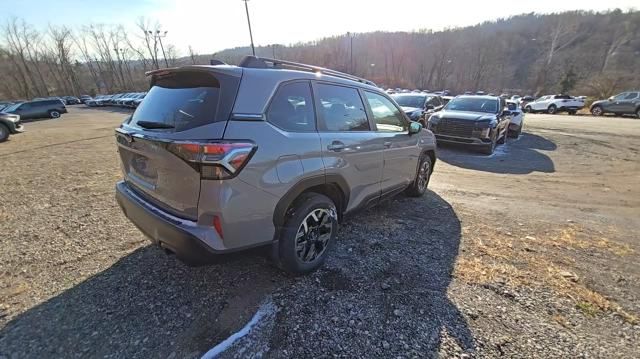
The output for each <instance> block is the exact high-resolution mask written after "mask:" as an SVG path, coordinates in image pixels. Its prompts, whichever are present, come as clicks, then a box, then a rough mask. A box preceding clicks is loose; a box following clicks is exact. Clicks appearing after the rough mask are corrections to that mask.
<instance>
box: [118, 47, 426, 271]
mask: <svg viewBox="0 0 640 359" xmlns="http://www.w3.org/2000/svg"><path fill="white" fill-rule="evenodd" d="M149 75H150V76H151V88H150V90H149V92H148V93H147V95H146V97H145V100H144V101H143V102H142V103H141V104H140V106H139V107H138V108H137V110H136V111H135V112H134V114H133V115H132V116H131V117H130V118H129V119H128V120H126V121H125V122H124V123H123V124H122V125H121V127H120V128H118V129H116V140H117V144H118V151H119V153H120V159H121V164H122V171H123V174H124V180H123V181H121V182H119V183H118V184H117V185H116V198H117V200H118V203H119V204H120V206H121V207H122V209H123V211H124V213H125V214H126V216H127V217H128V218H129V219H130V220H131V221H132V222H133V223H134V224H135V225H136V226H137V227H138V228H139V229H140V230H141V231H142V232H143V233H145V234H146V235H147V236H148V237H149V238H150V239H151V240H152V241H153V242H155V243H157V244H159V245H160V246H161V247H163V248H165V249H167V250H168V251H170V252H174V253H175V254H176V255H177V256H178V258H180V259H182V260H183V261H185V262H187V263H190V264H203V263H207V262H208V260H209V258H210V255H211V254H216V253H225V252H230V251H237V250H241V249H245V248H250V247H254V246H260V245H265V244H270V245H272V253H273V255H274V259H275V261H276V263H278V264H279V265H280V266H281V268H283V269H285V270H287V271H291V272H296V273H303V272H308V271H311V270H314V269H316V268H318V267H319V266H320V265H321V264H322V262H323V261H324V258H325V257H326V253H327V248H328V247H329V246H330V245H331V243H332V242H333V241H334V240H335V236H336V231H337V229H338V222H339V221H341V220H342V219H343V218H344V217H345V216H346V215H347V214H350V213H353V212H355V211H356V210H358V209H362V208H366V207H368V206H370V205H374V204H376V203H378V202H379V201H380V200H381V199H383V198H385V197H388V196H391V195H394V194H397V193H400V192H406V193H407V194H409V195H412V196H421V195H422V194H424V193H425V191H426V189H427V184H428V182H429V178H430V175H431V172H432V170H433V166H434V163H435V160H436V156H435V138H434V136H433V134H432V133H431V132H429V131H426V130H423V129H422V126H421V125H420V124H419V123H417V122H411V121H410V120H409V119H408V118H407V117H406V115H405V114H404V112H403V111H402V110H401V109H400V107H399V106H398V105H397V104H396V103H395V102H394V101H393V100H392V99H391V98H389V96H388V95H387V94H385V93H384V92H383V91H382V90H381V89H380V88H378V87H376V86H375V85H374V84H373V83H371V82H370V81H367V80H364V79H361V78H357V77H354V76H351V75H347V74H343V73H340V72H337V71H332V70H328V69H324V68H319V67H314V66H310V65H305V64H298V63H294V62H287V61H280V60H274V59H263V58H257V57H253V56H249V57H246V58H245V59H244V60H243V61H242V62H241V64H240V65H239V66H229V65H215V66H185V67H180V68H172V69H161V70H156V71H153V72H150V73H149Z"/></svg>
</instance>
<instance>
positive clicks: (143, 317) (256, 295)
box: [0, 246, 287, 358]
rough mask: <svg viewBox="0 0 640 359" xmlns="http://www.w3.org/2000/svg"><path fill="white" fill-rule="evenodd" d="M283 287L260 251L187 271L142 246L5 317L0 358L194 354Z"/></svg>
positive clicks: (223, 336) (280, 277)
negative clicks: (11, 316)
mask: <svg viewBox="0 0 640 359" xmlns="http://www.w3.org/2000/svg"><path fill="white" fill-rule="evenodd" d="M286 282H287V279H286V278H284V277H283V275H282V274H281V273H280V272H279V271H278V270H276V269H275V268H274V267H273V266H272V265H271V264H270V263H269V262H268V261H267V259H266V257H265V255H264V253H262V252H261V251H260V250H254V251H253V252H250V253H243V254H242V255H231V256H227V257H225V258H224V261H223V262H221V263H214V264H211V265H208V266H203V267H195V268H194V267H187V266H185V265H183V264H182V263H180V262H179V261H178V260H176V258H175V257H174V256H168V255H166V254H165V253H164V252H163V251H162V250H160V249H158V248H156V247H154V246H147V247H144V248H141V249H138V250H136V251H134V252H133V253H131V254H129V255H128V256H126V257H124V258H122V259H120V260H118V261H117V262H116V263H115V264H113V265H112V266H111V267H110V268H108V269H106V270H104V271H103V272H101V273H98V274H96V275H94V276H93V277H90V278H89V279H87V280H85V281H84V282H82V283H80V284H78V285H76V286H74V287H72V288H70V289H68V290H66V291H64V292H63V293H61V294H59V295H57V296H55V297H53V298H51V299H49V300H47V301H45V302H44V303H42V304H40V305H38V306H36V307H34V308H32V309H30V310H28V311H26V312H25V313H23V314H20V315H18V316H17V317H16V318H14V319H13V320H11V321H10V322H9V323H8V324H7V325H6V326H5V327H4V328H3V329H2V330H1V331H0V357H10V358H13V357H16V358H18V357H20V358H22V357H25V358H26V357H28V358H58V357H59V358H70V357H84V358H87V357H90V358H94V357H122V358H132V357H149V358H166V357H170V356H174V357H176V358H183V357H193V356H194V355H196V354H201V353H203V352H205V351H206V350H208V349H209V348H211V347H212V346H213V345H215V344H216V343H218V342H220V341H222V340H224V339H226V338H227V337H228V336H229V335H230V334H231V333H233V332H235V331H237V330H238V329H239V328H241V327H242V326H243V325H244V324H245V322H246V321H248V320H249V319H250V318H251V316H252V315H253V312H254V311H255V310H256V308H257V307H258V306H259V304H260V302H262V300H263V299H264V298H265V297H266V296H267V295H269V294H270V293H271V292H272V291H273V290H275V289H276V287H278V286H281V285H285V284H286Z"/></svg>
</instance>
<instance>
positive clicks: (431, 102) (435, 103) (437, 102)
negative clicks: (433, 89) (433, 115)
mask: <svg viewBox="0 0 640 359" xmlns="http://www.w3.org/2000/svg"><path fill="white" fill-rule="evenodd" d="M427 104H429V105H431V106H433V107H434V108H435V107H438V106H442V103H441V102H440V98H439V97H438V96H433V97H431V98H430V99H429V101H428V102H427Z"/></svg>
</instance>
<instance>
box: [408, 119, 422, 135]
mask: <svg viewBox="0 0 640 359" xmlns="http://www.w3.org/2000/svg"><path fill="white" fill-rule="evenodd" d="M420 131H422V124H421V123H420V122H411V123H410V124H409V134H410V135H413V134H415V133H419V132H420Z"/></svg>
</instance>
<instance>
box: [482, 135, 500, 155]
mask: <svg viewBox="0 0 640 359" xmlns="http://www.w3.org/2000/svg"><path fill="white" fill-rule="evenodd" d="M496 137H498V135H496V134H494V136H493V137H492V138H491V143H490V144H488V145H485V146H482V147H481V148H480V152H482V153H484V154H485V155H492V154H493V152H494V151H495V150H496V143H497V142H498V140H497V139H496Z"/></svg>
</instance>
